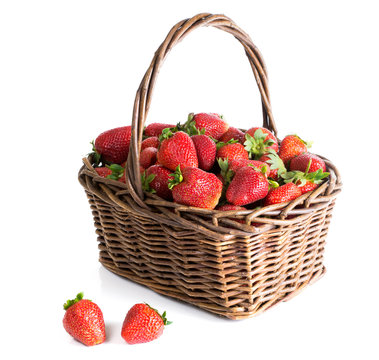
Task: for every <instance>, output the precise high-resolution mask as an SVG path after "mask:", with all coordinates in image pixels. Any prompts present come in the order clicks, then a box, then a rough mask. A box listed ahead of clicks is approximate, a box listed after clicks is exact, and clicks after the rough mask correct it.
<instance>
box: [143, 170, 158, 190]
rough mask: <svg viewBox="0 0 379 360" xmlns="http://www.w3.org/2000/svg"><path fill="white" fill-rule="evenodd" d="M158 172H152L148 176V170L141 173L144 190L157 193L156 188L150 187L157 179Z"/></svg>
mask: <svg viewBox="0 0 379 360" xmlns="http://www.w3.org/2000/svg"><path fill="white" fill-rule="evenodd" d="M155 176H156V174H150V175H148V176H146V171H144V172H143V173H142V174H141V183H142V190H143V191H146V192H149V193H151V194H155V193H156V190H155V189H152V188H151V187H150V183H151V182H152V181H153V180H154V179H155Z"/></svg>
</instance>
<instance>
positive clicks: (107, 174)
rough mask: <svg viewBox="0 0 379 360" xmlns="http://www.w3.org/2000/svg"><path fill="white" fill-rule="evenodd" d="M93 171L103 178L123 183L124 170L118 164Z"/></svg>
mask: <svg viewBox="0 0 379 360" xmlns="http://www.w3.org/2000/svg"><path fill="white" fill-rule="evenodd" d="M95 171H96V172H97V173H98V174H99V175H100V176H101V177H103V178H107V179H112V180H118V181H121V182H123V183H125V168H124V167H123V166H121V165H118V164H111V165H106V166H104V167H97V168H95Z"/></svg>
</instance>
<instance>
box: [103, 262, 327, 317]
mask: <svg viewBox="0 0 379 360" xmlns="http://www.w3.org/2000/svg"><path fill="white" fill-rule="evenodd" d="M99 261H100V263H101V264H102V265H103V266H104V267H105V268H106V269H108V270H109V271H111V272H113V273H114V274H116V275H119V276H122V277H124V278H126V279H129V280H131V281H134V282H135V283H138V284H141V285H144V286H146V287H148V288H149V289H151V290H153V291H155V292H157V293H159V294H161V295H165V296H168V297H171V298H175V299H177V300H181V301H183V302H185V303H189V304H191V305H193V306H196V307H199V308H201V309H203V310H206V311H209V312H211V313H213V314H216V315H219V316H220V317H224V318H225V317H226V318H228V319H231V320H242V319H248V318H252V317H254V316H257V315H259V314H261V313H262V312H264V311H266V310H267V309H269V308H271V307H273V306H275V305H277V304H279V303H280V302H282V301H283V302H286V301H288V300H291V299H292V298H293V297H295V296H296V295H298V294H300V293H301V292H302V291H303V290H304V289H305V288H306V287H307V286H308V285H312V284H314V283H315V282H316V281H317V280H319V279H321V278H322V277H323V276H324V275H325V272H326V268H325V266H322V268H321V269H320V270H319V271H316V272H314V273H313V274H312V276H311V278H310V279H309V281H308V282H304V283H303V284H302V285H301V286H300V287H298V288H297V289H296V290H294V291H292V292H291V293H289V294H288V295H287V296H284V297H282V298H281V299H279V300H277V301H275V302H273V303H271V304H267V305H268V306H264V307H263V308H261V309H260V310H259V311H254V312H251V311H248V310H245V311H242V309H241V308H240V307H238V308H235V309H233V308H225V307H222V306H220V305H217V304H211V303H208V302H204V301H202V300H201V299H198V298H193V297H191V296H188V295H186V294H183V293H182V292H180V291H178V290H176V289H175V288H173V287H169V286H167V285H162V284H159V283H157V282H155V281H154V280H152V279H150V278H146V279H143V278H141V277H140V276H136V275H135V274H134V273H133V272H132V271H128V270H125V269H119V268H118V267H116V266H114V264H113V263H112V262H111V261H109V262H108V261H106V260H105V259H100V260H99Z"/></svg>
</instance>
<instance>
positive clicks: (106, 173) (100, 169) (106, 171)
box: [95, 166, 112, 178]
mask: <svg viewBox="0 0 379 360" xmlns="http://www.w3.org/2000/svg"><path fill="white" fill-rule="evenodd" d="M95 171H96V172H97V173H98V174H99V175H100V176H101V177H103V178H106V177H108V176H109V175H111V174H112V170H111V169H109V168H107V167H105V166H103V167H97V168H95Z"/></svg>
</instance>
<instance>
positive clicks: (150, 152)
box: [139, 147, 158, 169]
mask: <svg viewBox="0 0 379 360" xmlns="http://www.w3.org/2000/svg"><path fill="white" fill-rule="evenodd" d="M157 152H158V149H157V148H155V147H148V148H146V149H143V150H142V151H141V154H140V156H139V163H140V165H141V166H142V167H143V168H145V169H147V168H148V167H149V166H151V165H153V164H155V162H156V161H157Z"/></svg>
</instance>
